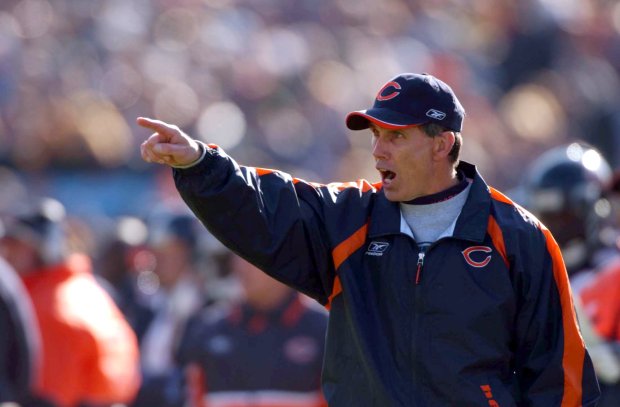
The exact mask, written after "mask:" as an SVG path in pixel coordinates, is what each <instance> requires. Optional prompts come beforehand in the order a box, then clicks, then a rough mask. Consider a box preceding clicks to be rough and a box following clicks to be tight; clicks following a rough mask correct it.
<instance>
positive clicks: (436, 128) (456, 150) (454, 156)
mask: <svg viewBox="0 0 620 407" xmlns="http://www.w3.org/2000/svg"><path fill="white" fill-rule="evenodd" d="M420 127H421V128H422V131H423V132H424V133H426V135H428V136H429V137H435V136H438V135H440V134H441V133H443V132H444V131H452V132H453V133H454V136H455V138H454V144H453V145H452V149H451V150H450V153H449V154H448V157H449V158H450V162H452V163H453V164H455V165H456V164H458V161H459V156H460V155H461V146H462V145H463V137H462V136H461V133H459V132H456V131H453V130H450V129H447V128H445V127H443V126H441V125H439V124H437V123H432V122H429V123H424V124H422V125H421V126H420Z"/></svg>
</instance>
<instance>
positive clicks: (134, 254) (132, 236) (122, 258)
mask: <svg viewBox="0 0 620 407" xmlns="http://www.w3.org/2000/svg"><path fill="white" fill-rule="evenodd" d="M113 223H114V226H113V228H112V229H113V230H112V232H111V233H109V234H108V233H105V234H103V236H102V238H101V240H102V242H101V244H100V245H99V248H98V250H97V262H96V272H97V275H98V276H99V277H101V278H102V279H103V280H104V281H105V282H106V284H104V287H105V288H107V289H108V291H109V292H110V295H111V296H112V298H113V299H114V301H115V302H116V304H117V306H118V307H119V308H120V310H121V311H122V312H123V314H124V315H125V317H126V318H127V321H128V322H129V324H130V325H131V326H132V328H133V329H134V331H135V332H136V335H137V336H138V340H140V339H141V338H142V336H143V335H144V330H145V329H146V326H147V325H148V323H149V322H150V321H151V319H152V318H153V313H152V311H151V309H150V308H149V306H148V305H147V304H146V303H145V297H147V296H148V294H149V293H150V291H149V290H151V286H150V285H148V284H147V285H146V286H144V285H141V284H140V282H141V281H143V280H144V279H143V278H141V276H143V275H147V276H150V275H151V273H152V269H153V264H154V259H153V256H152V254H151V253H150V252H148V251H147V249H146V247H145V244H146V238H147V236H148V229H147V225H146V224H145V223H144V222H143V221H142V220H141V219H139V218H136V217H132V216H123V217H120V218H118V219H115V220H114V221H113ZM147 280H148V278H147ZM144 291H146V293H145V292H144Z"/></svg>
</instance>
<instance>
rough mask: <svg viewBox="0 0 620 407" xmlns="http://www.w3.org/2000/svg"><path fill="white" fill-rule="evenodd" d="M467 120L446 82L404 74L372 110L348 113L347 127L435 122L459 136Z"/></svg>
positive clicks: (379, 96)
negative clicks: (371, 124) (464, 119)
mask: <svg viewBox="0 0 620 407" xmlns="http://www.w3.org/2000/svg"><path fill="white" fill-rule="evenodd" d="M464 116H465V109H463V106H462V105H461V102H459V100H458V99H457V97H456V95H455V94H454V91H453V90H452V88H450V86H448V85H447V84H446V83H445V82H443V81H441V80H440V79H437V78H435V77H434V76H433V75H429V74H426V73H424V74H416V73H403V74H400V75H398V76H396V77H395V78H392V79H391V80H390V81H389V82H388V83H386V84H385V85H383V87H382V88H381V89H380V90H379V92H378V93H377V96H376V98H375V103H374V105H373V106H372V108H370V109H367V110H359V111H356V112H351V113H349V114H348V115H347V118H346V123H347V127H348V128H349V129H351V130H363V129H367V128H368V126H369V125H370V123H371V122H372V123H375V124H377V125H379V126H382V127H386V128H389V129H402V128H405V127H410V126H413V125H418V124H424V123H429V122H433V123H437V124H439V125H441V126H443V127H445V128H447V129H449V130H452V131H456V132H460V131H461V129H462V128H463V117H464Z"/></svg>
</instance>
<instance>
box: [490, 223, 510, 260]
mask: <svg viewBox="0 0 620 407" xmlns="http://www.w3.org/2000/svg"><path fill="white" fill-rule="evenodd" d="M487 233H488V234H489V236H491V240H492V241H493V246H495V249H497V251H499V254H500V255H501V256H502V259H504V263H505V264H506V267H509V264H508V257H506V245H505V244H504V234H503V233H502V229H501V228H500V227H499V225H498V224H497V221H496V220H495V218H494V217H493V216H489V224H488V225H487Z"/></svg>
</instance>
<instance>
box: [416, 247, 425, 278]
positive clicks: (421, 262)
mask: <svg viewBox="0 0 620 407" xmlns="http://www.w3.org/2000/svg"><path fill="white" fill-rule="evenodd" d="M425 255H426V253H425V252H423V251H420V252H419V253H418V266H417V269H416V272H415V285H418V284H420V280H421V279H422V267H423V266H424V256H425Z"/></svg>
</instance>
